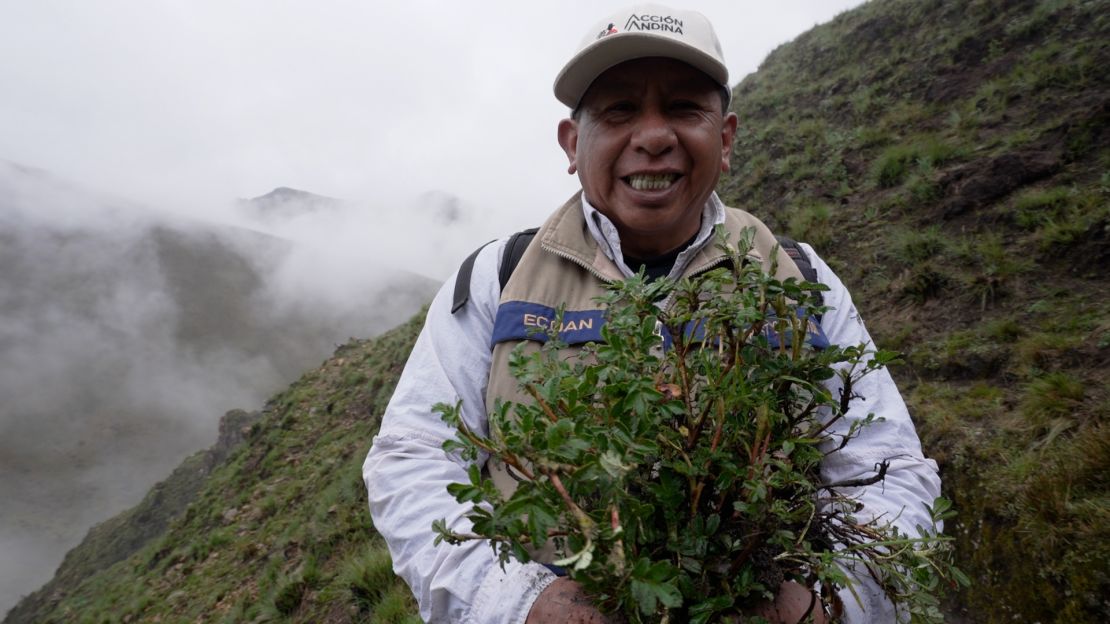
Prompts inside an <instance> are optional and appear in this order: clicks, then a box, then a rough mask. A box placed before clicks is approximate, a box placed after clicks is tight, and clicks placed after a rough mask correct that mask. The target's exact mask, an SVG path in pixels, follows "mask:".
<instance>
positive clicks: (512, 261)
mask: <svg viewBox="0 0 1110 624" xmlns="http://www.w3.org/2000/svg"><path fill="white" fill-rule="evenodd" d="M539 231H540V228H528V229H527V230H521V231H519V232H517V233H516V234H513V235H512V236H510V237H509V242H508V243H505V255H504V256H502V257H501V270H499V271H498V272H497V282H498V283H499V284H501V290H505V284H508V283H509V278H510V277H512V276H513V271H515V270H516V265H518V264H520V257H521V256H523V255H524V250H525V249H528V245H530V244H531V243H532V239H533V238H535V237H536V232H539Z"/></svg>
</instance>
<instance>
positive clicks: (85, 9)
mask: <svg viewBox="0 0 1110 624" xmlns="http://www.w3.org/2000/svg"><path fill="white" fill-rule="evenodd" d="M859 1H860V0H783V1H781V2H776V3H757V2H735V1H724V0H719V1H713V2H709V1H707V2H694V3H689V4H690V5H692V6H693V8H697V9H698V10H700V11H702V12H704V13H705V14H706V15H707V16H709V17H710V19H711V20H713V22H714V23H715V24H716V26H717V29H718V33H719V35H720V37H721V40H722V44H723V46H724V50H725V56H726V59H727V60H728V64H729V69H730V72H731V75H732V82H733V83H734V84H735V83H736V82H738V81H739V80H740V79H741V78H742V77H743V76H744V75H745V74H747V73H749V72H751V71H754V70H755V69H756V67H757V65H758V63H759V62H760V61H761V60H762V58H763V57H764V56H765V55H766V54H767V53H768V52H770V51H771V50H772V49H773V48H774V47H775V46H777V45H779V44H781V43H784V42H786V41H788V40H789V39H791V38H793V37H794V36H796V35H797V34H799V33H801V32H803V31H804V30H806V29H808V28H809V27H811V26H813V25H814V24H816V23H819V22H822V21H826V20H828V19H830V18H832V17H833V16H834V15H835V14H836V13H838V12H840V11H842V10H844V9H846V8H849V7H851V6H853V5H855V4H858V3H859ZM624 4H626V3H625V2H623V1H605V2H586V1H585V0H576V1H573V2H565V3H559V4H557V5H556V4H550V3H520V2H512V3H511V2H487V3H481V4H480V5H475V4H474V3H433V2H425V1H415V2H406V3H399V4H393V5H389V6H383V5H380V4H379V3H349V2H338V1H334V0H327V1H323V2H302V1H297V0H290V1H281V2H271V1H268V0H231V1H229V2H178V1H174V0H159V1H153V2H139V1H137V0H105V1H104V2H96V3H80V2H78V3H74V2H61V1H55V0H42V1H36V2H16V1H14V0H0V89H2V97H0V399H2V400H0V497H2V498H0V500H3V501H4V504H3V505H2V506H0V553H2V555H0V612H3V611H4V610H5V609H7V608H8V607H10V606H11V605H12V604H14V602H15V600H16V599H17V598H18V596H20V595H22V594H25V593H27V592H29V591H32V590H33V589H35V588H36V587H38V586H39V585H41V583H42V582H43V581H45V580H46V579H47V578H48V577H49V576H50V575H51V574H52V572H53V570H54V568H55V567H56V566H57V564H58V563H59V562H60V561H61V558H62V555H63V554H64V552H65V551H66V550H68V549H69V548H70V547H72V546H73V545H75V544H76V543H77V541H79V540H80V538H81V537H82V536H83V535H84V533H85V531H86V530H87V528H88V527H89V526H90V525H91V524H92V523H94V522H97V521H100V520H103V519H105V518H107V517H109V516H111V515H112V514H114V513H116V512H118V511H119V510H121V509H123V508H125V507H126V506H128V505H131V504H133V503H134V502H136V501H137V500H139V499H140V498H141V496H142V494H143V493H144V492H145V491H146V489H147V488H148V487H149V486H150V485H151V484H152V483H154V482H155V481H157V480H158V479H161V478H163V477H165V476H166V475H168V473H169V471H170V469H172V467H173V466H175V465H176V464H177V463H178V462H179V461H180V459H181V458H182V457H183V456H185V455H186V454H188V453H189V452H192V451H194V450H197V449H199V448H202V447H204V446H206V445H208V444H209V443H211V441H212V440H213V439H214V437H215V432H216V423H217V420H218V418H219V417H220V415H221V414H222V413H224V412H225V411H226V410H228V409H231V408H236V407H242V408H247V409H252V408H258V407H260V406H261V403H262V401H263V400H264V399H265V398H266V397H268V396H269V395H270V394H272V392H273V391H274V390H276V389H278V388H280V387H281V386H282V385H283V384H285V383H287V382H288V381H289V380H291V379H292V378H295V377H296V375H297V374H299V372H301V370H303V369H304V368H307V367H308V366H310V365H312V364H314V363H318V361H319V360H320V359H322V358H323V357H324V356H326V354H327V353H328V352H329V351H330V350H331V348H332V347H333V346H334V345H335V344H337V343H341V342H344V341H345V340H346V338H347V337H348V336H368V335H372V334H373V333H376V332H378V331H381V330H383V329H385V328H387V327H389V326H390V325H392V324H395V323H397V322H400V321H401V320H403V319H404V318H406V317H407V316H408V315H409V314H411V312H412V311H413V310H414V309H415V308H416V307H417V306H418V305H419V302H420V301H422V300H423V299H425V298H426V297H427V294H428V292H429V288H431V284H432V283H433V282H436V281H441V280H442V279H443V278H445V277H446V276H447V275H449V274H450V272H451V271H452V270H453V269H454V268H455V267H456V266H457V264H458V262H459V261H460V260H461V259H462V258H463V257H465V256H466V255H467V253H469V251H471V250H472V249H474V248H475V247H476V246H477V245H479V244H481V243H483V242H485V241H486V240H489V239H491V238H494V237H496V236H502V235H505V234H507V233H510V232H512V231H515V230H518V229H521V228H523V227H529V226H532V225H537V224H538V223H540V222H541V221H542V219H543V218H544V216H545V215H546V214H548V213H549V212H550V211H551V210H552V209H553V208H555V207H556V206H558V205H559V204H560V203H561V202H562V201H563V200H564V199H565V198H566V197H568V196H569V195H570V194H571V193H572V192H574V191H575V190H576V188H577V185H576V181H575V179H574V178H573V177H572V176H568V175H567V174H566V171H565V169H566V161H565V157H564V156H563V154H562V152H561V151H560V149H559V148H558V146H557V144H556V141H555V126H556V123H557V121H558V119H559V118H560V117H562V116H564V115H565V114H566V111H565V109H563V108H562V106H561V105H560V104H559V103H558V102H556V101H555V99H554V97H553V96H552V94H551V83H552V80H553V79H554V76H555V74H556V73H557V72H558V70H559V68H560V66H561V65H562V63H563V62H564V61H565V60H566V58H568V56H569V55H570V54H571V53H572V52H573V49H574V48H575V46H576V45H577V43H578V41H579V39H580V38H581V37H582V35H583V34H584V29H585V28H586V27H588V26H589V25H590V24H591V23H592V21H593V20H595V19H597V18H599V17H601V14H602V13H604V12H606V11H609V10H612V9H614V8H616V7H619V6H621V5H624ZM743 123H744V120H741V124H743ZM3 159H7V160H6V161H5V160H3ZM13 163H17V164H13ZM281 186H287V187H293V188H296V189H303V190H305V191H310V192H312V193H317V194H320V195H323V196H327V197H331V198H336V201H332V202H324V205H323V207H320V206H315V205H314V204H313V205H312V206H309V205H307V204H306V205H302V204H300V203H296V202H295V203H294V205H293V206H292V207H291V210H289V211H284V212H283V211H269V212H265V211H263V212H260V211H259V210H258V209H257V208H258V206H259V204H258V203H255V204H244V203H242V202H240V201H238V200H239V199H242V198H250V197H256V196H260V195H263V194H266V193H268V192H269V191H270V190H271V189H274V188H275V187H281ZM298 201H300V200H298ZM308 203H309V204H312V202H308ZM313 207H315V208H317V209H312V208H313ZM402 271H408V272H409V273H402ZM416 275H423V276H428V277H430V278H431V281H430V282H429V281H424V280H422V279H420V278H418V277H416ZM410 285H411V286H413V288H412V289H411V290H408V289H406V288H405V287H406V286H410ZM291 328H295V331H293V330H292V329H291ZM306 362H308V364H306ZM367 443H369V441H367Z"/></svg>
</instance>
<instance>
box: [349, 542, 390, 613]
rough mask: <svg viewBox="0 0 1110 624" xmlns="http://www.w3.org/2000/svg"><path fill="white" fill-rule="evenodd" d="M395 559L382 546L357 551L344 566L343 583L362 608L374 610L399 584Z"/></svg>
mask: <svg viewBox="0 0 1110 624" xmlns="http://www.w3.org/2000/svg"><path fill="white" fill-rule="evenodd" d="M396 581H397V577H396V576H394V575H393V560H392V559H390V557H389V551H388V550H386V549H385V548H384V547H382V546H378V547H367V548H365V549H361V550H360V551H359V552H356V553H355V554H354V555H352V556H351V557H350V558H349V559H347V560H346V561H345V562H344V563H343V565H342V566H341V567H340V571H339V582H340V584H341V585H342V586H343V587H345V588H347V590H348V591H350V593H351V596H352V597H353V599H354V602H355V604H357V605H358V606H359V608H360V609H363V610H366V611H369V610H372V609H373V608H374V607H375V606H376V605H377V604H378V602H379V601H380V600H381V598H382V596H383V595H384V594H385V593H386V592H388V591H389V588H390V587H391V586H392V585H393V584H394V583H396Z"/></svg>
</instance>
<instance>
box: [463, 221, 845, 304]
mask: <svg viewBox="0 0 1110 624" xmlns="http://www.w3.org/2000/svg"><path fill="white" fill-rule="evenodd" d="M538 231H539V228H528V229H527V230H521V231H519V232H517V233H516V234H513V235H512V236H510V237H509V241H508V242H507V243H505V253H504V255H503V256H502V257H501V268H500V269H498V271H497V281H498V283H499V284H500V285H501V289H502V290H504V289H505V284H508V283H509V278H510V277H512V275H513V271H514V270H516V265H518V264H520V257H521V256H523V255H524V250H526V249H528V245H530V244H531V243H532V239H533V238H535V237H536V232H538ZM775 239H776V240H778V242H779V246H781V247H782V250H783V251H785V252H786V255H788V256H790V259H791V260H793V261H794V264H796V265H798V270H799V271H801V273H802V278H804V279H805V280H806V281H807V282H816V281H817V268H816V267H814V266H813V263H812V262H810V260H809V255H808V254H806V252H805V250H804V249H802V246H801V245H799V244H798V241H796V240H794V239H792V238H790V237H788V236H775ZM492 242H493V241H490V242H489V243H492ZM489 243H486V245H489ZM486 245H482V246H481V247H479V248H477V249H475V250H474V253H472V254H470V255H469V256H467V257H466V260H463V262H462V265H460V266H459V273H458V276H456V277H455V298H454V303H453V305H452V306H451V314H454V313H456V312H458V311H459V310H461V309H462V308H463V306H465V305H466V302H467V301H470V275H471V273H473V272H474V261H475V260H476V259H477V258H478V254H479V253H480V252H481V251H482V249H484V248H485V247H486ZM814 295H816V296H817V305H821V303H822V302H823V301H824V297H823V296H822V293H821V292H820V291H818V292H815V293H814Z"/></svg>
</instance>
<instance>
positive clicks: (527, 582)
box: [466, 561, 558, 624]
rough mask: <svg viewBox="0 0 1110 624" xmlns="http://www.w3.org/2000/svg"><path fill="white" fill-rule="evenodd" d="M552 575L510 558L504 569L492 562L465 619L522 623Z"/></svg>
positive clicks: (545, 569) (536, 564)
mask: <svg viewBox="0 0 1110 624" xmlns="http://www.w3.org/2000/svg"><path fill="white" fill-rule="evenodd" d="M556 578H558V577H556V576H555V574H554V573H553V572H551V570H548V569H547V568H545V567H544V566H542V565H540V564H538V563H521V562H519V561H510V562H508V563H506V564H505V569H504V571H502V569H501V565H500V563H494V564H493V565H492V566H490V569H489V572H488V573H487V574H486V578H484V579H482V584H481V585H479V586H478V591H477V592H476V593H475V595H474V601H473V602H472V603H471V607H470V614H469V617H468V618H467V619H466V621H467V622H475V623H476V624H477V623H481V624H486V623H487V622H504V623H505V624H524V620H526V619H527V618H528V612H529V611H530V610H531V609H532V603H534V602H535V601H536V598H537V597H539V595H540V593H541V592H542V591H543V590H545V589H547V586H548V585H550V584H551V583H552V582H553V581H554V580H555V579H556Z"/></svg>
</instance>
